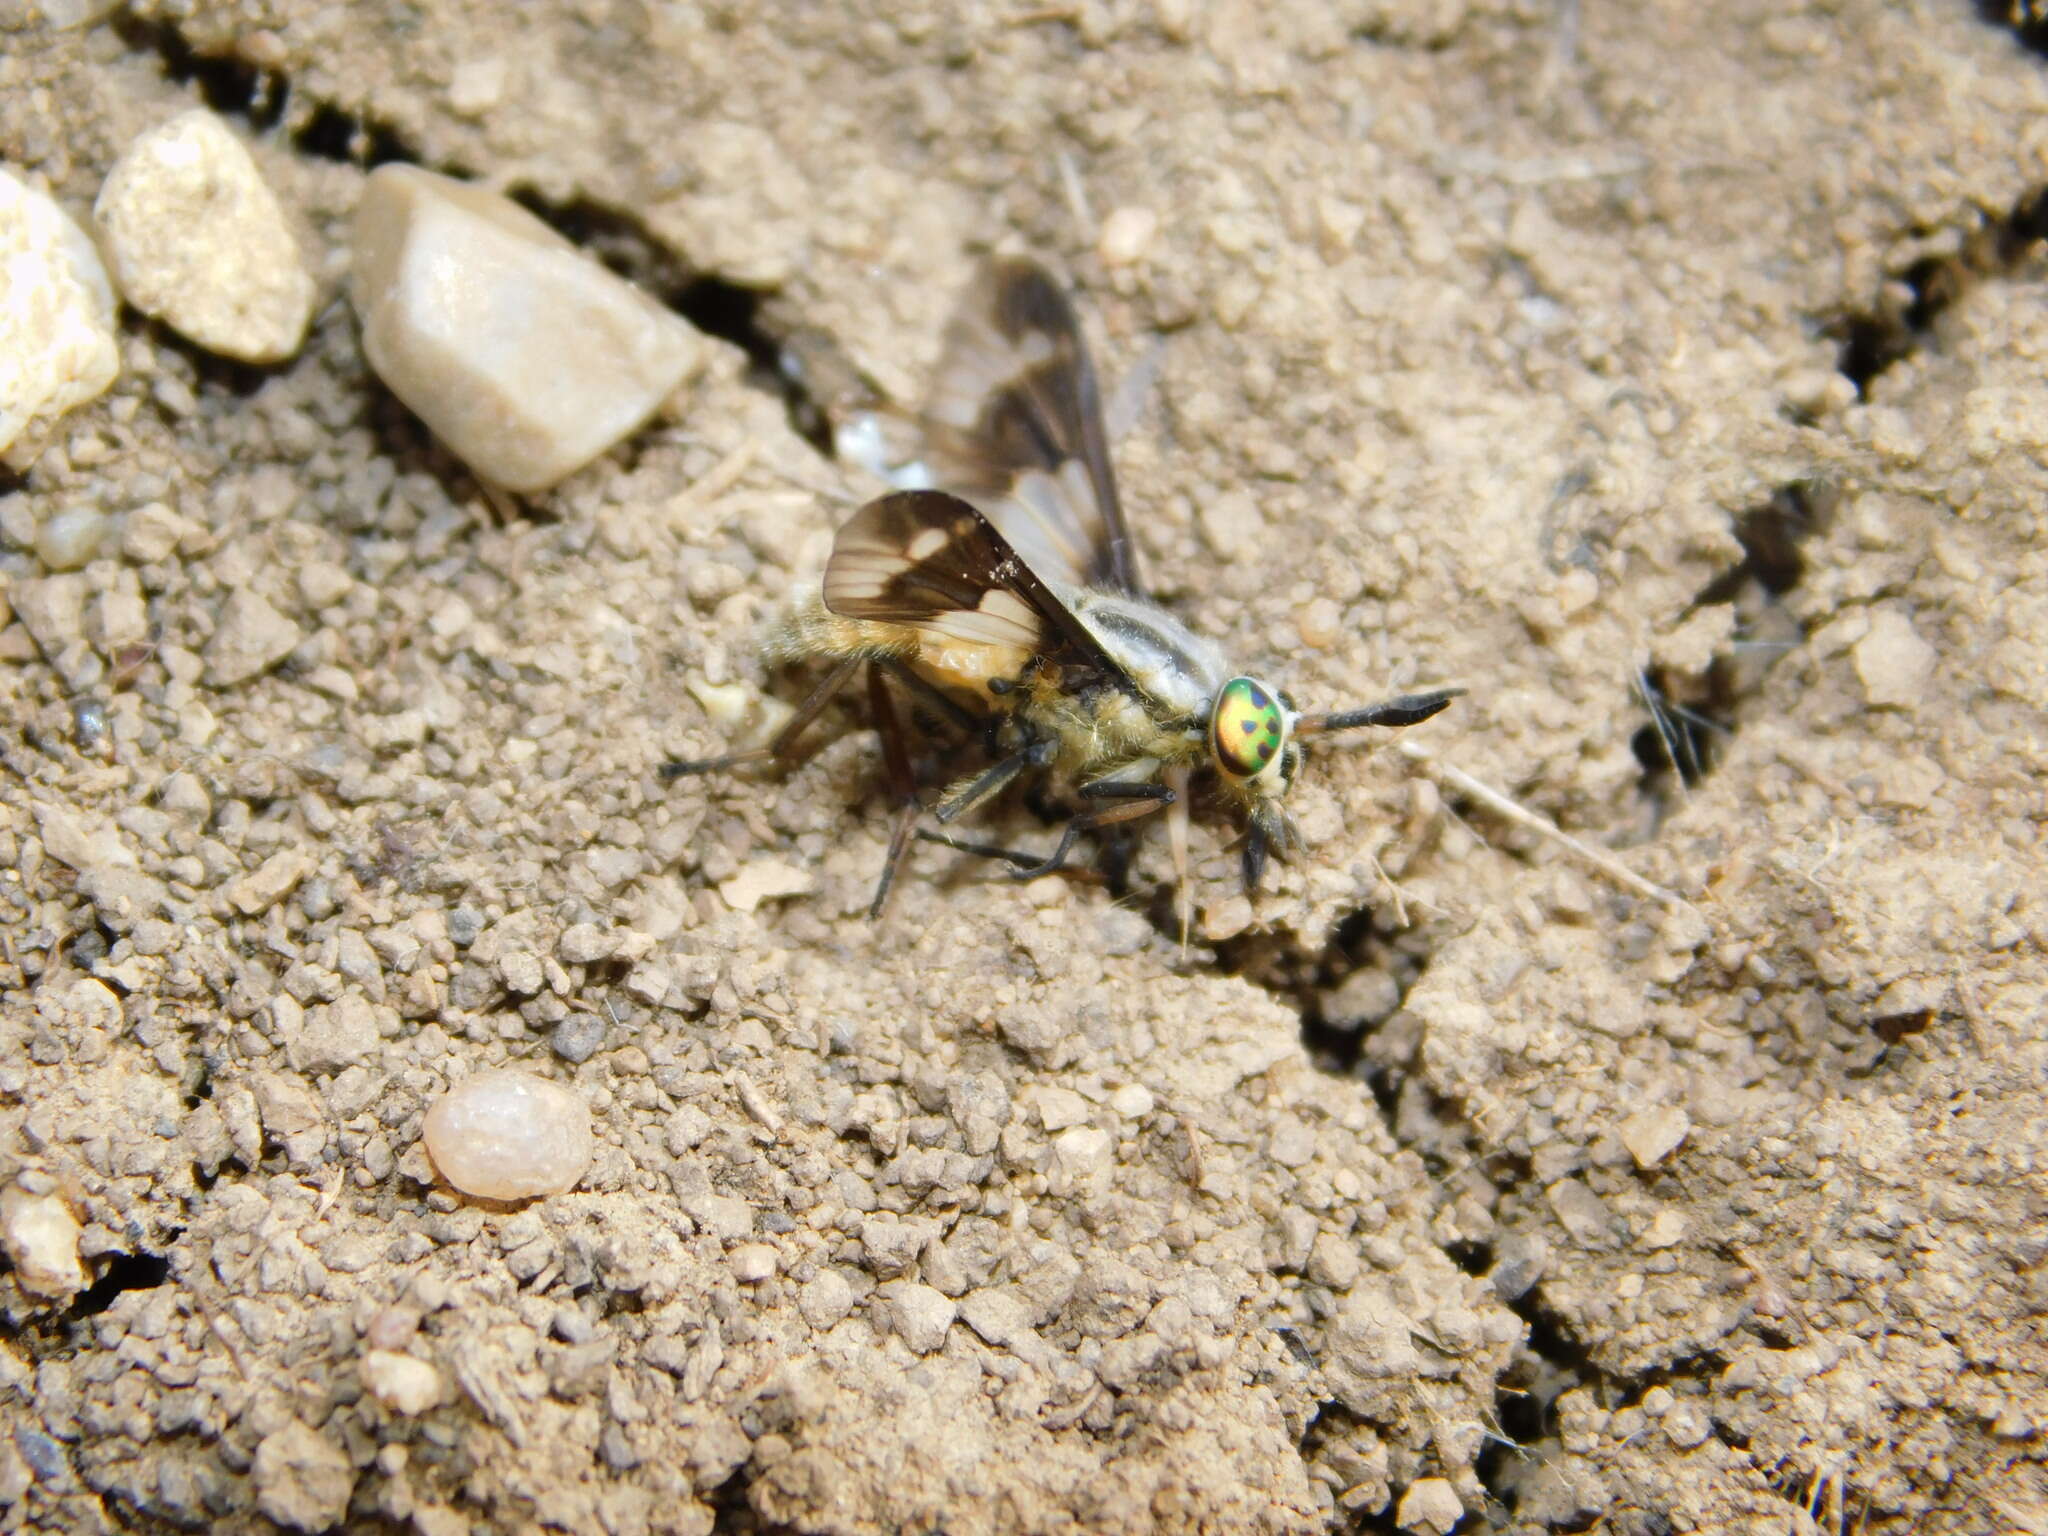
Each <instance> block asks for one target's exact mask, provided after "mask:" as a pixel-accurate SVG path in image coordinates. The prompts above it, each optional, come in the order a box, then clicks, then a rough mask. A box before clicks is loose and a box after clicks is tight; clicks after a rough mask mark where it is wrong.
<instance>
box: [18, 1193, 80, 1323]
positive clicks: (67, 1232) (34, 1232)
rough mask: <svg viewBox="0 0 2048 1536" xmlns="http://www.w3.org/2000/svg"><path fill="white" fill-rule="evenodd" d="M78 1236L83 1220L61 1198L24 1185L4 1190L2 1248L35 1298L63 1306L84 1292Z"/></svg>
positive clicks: (27, 1289) (21, 1281)
mask: <svg viewBox="0 0 2048 1536" xmlns="http://www.w3.org/2000/svg"><path fill="white" fill-rule="evenodd" d="M79 1236H80V1228H79V1225H78V1218H77V1217H76V1216H73V1215H72V1214H71V1207H70V1206H68V1205H66V1204H65V1203H64V1202H63V1201H62V1200H61V1199H59V1198H58V1197H57V1196H56V1195H53V1194H31V1193H30V1192H29V1191H28V1190H26V1189H23V1188H22V1187H21V1186H20V1185H19V1184H10V1185H9V1186H8V1187H7V1188H6V1189H4V1190H0V1247H4V1248H5V1249H6V1252H7V1259H8V1262H9V1263H11V1264H12V1265H13V1266H14V1278H15V1280H16V1281H17V1282H19V1283H20V1285H21V1288H22V1289H23V1290H24V1291H27V1292H28V1293H29V1294H30V1295H32V1296H46V1297H49V1298H51V1299H53V1300H57V1301H62V1300H65V1299H66V1298H68V1297H71V1296H75V1295H77V1294H78V1293H79V1292H80V1291H82V1290H84V1289H85V1266H84V1265H83V1264H81V1263H79V1261H78V1239H79Z"/></svg>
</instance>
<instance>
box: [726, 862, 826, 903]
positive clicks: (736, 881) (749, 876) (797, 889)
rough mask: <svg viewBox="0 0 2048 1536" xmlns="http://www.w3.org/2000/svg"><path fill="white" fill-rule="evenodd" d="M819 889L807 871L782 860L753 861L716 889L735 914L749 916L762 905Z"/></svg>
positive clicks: (812, 876) (816, 882) (815, 878)
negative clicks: (741, 913) (740, 913)
mask: <svg viewBox="0 0 2048 1536" xmlns="http://www.w3.org/2000/svg"><path fill="white" fill-rule="evenodd" d="M817 888H818V880H817V877H816V876H815V875H813V874H812V873H811V872H810V871H809V870H808V869H805V868H803V867H802V866H801V865H797V864H791V863H788V862H787V861H785V860H782V859H755V860H753V861H752V862H751V863H749V864H746V865H744V866H742V868H741V869H740V872H739V873H738V874H736V875H734V876H732V877H731V878H730V879H728V880H722V881H720V882H719V885H718V894H719V895H720V896H722V897H724V898H725V904H726V905H727V906H729V907H731V908H732V909H733V911H735V912H752V911H754V910H755V909H756V908H758V907H759V906H760V905H761V903H762V902H764V901H780V900H782V899H783V898H784V897H787V896H805V895H808V894H810V892H812V891H814V890H816V889H817Z"/></svg>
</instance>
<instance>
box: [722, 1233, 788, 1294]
mask: <svg viewBox="0 0 2048 1536" xmlns="http://www.w3.org/2000/svg"><path fill="white" fill-rule="evenodd" d="M728 1262H729V1263H730V1264H731V1265H732V1277H733V1278H734V1279H735V1280H738V1281H740V1282H741V1283H742V1284H744V1285H753V1284H755V1283H756V1282H757V1281H761V1280H766V1279H768V1278H769V1277H770V1276H771V1275H773V1274H774V1273H775V1269H776V1259H775V1250H774V1249H773V1248H771V1247H769V1246H768V1244H766V1243H741V1244H740V1245H739V1247H737V1248H735V1249H733V1251H732V1253H731V1255H730V1256H729V1258H728Z"/></svg>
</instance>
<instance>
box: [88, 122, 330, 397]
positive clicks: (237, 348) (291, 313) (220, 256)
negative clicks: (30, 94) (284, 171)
mask: <svg viewBox="0 0 2048 1536" xmlns="http://www.w3.org/2000/svg"><path fill="white" fill-rule="evenodd" d="M93 218H94V219H95V220H96V221H97V222H98V224H99V227H100V232H101V233H102V234H103V235H104V236H105V237H106V248H107V257H108V260H109V261H110V262H111V263H112V265H113V269H114V280H115V282H116V283H118V284H119V285H120V288H121V294H122V296H123V297H124V298H126V299H127V300H128V302H129V303H130V304H133V305H134V306H135V307H136V308H137V309H139V310H141V311H142V312H143V313H144V314H146V315H154V316H156V317H157V318H158V319H160V320H162V321H163V322H164V323H165V324H166V325H169V326H170V327H171V328H172V329H173V330H175V331H177V332H179V333H180V334H181V335H184V336H186V337H189V338H190V339H191V340H193V341H195V342H197V343H198V344H199V345H200V346H202V347H204V348H206V350H207V351H209V352H214V353H218V354H219V355H220V356H222V357H233V358H239V359H241V360H242V361H243V362H249V363H274V362H278V361H280V360H282V359H284V358H287V357H290V356H291V355H292V354H293V353H295V352H297V351H298V350H299V343H300V342H301V341H303V340H304V339H305V335H306V325H307V322H308V321H310V320H311V319H312V317H313V297H314V285H313V274H312V273H311V271H309V270H308V269H307V266H306V258H305V254H304V253H303V252H302V251H300V249H299V242H298V239H297V237H296V236H295V235H293V233H292V228H291V225H290V223H289V222H288V221H287V220H286V218H285V214H284V209H283V208H282V207H281V206H279V204H278V201H277V196H276V194H275V193H273V192H272V191H271V190H270V188H269V186H267V185H266V184H265V182H264V180H263V175H262V172H260V171H258V170H257V169H256V162H255V161H254V160H253V159H251V158H250V156H249V151H248V150H246V149H244V148H243V147H242V141H241V140H240V139H238V138H236V137H235V135H234V133H233V132H232V131H231V130H230V129H229V128H228V126H227V124H225V123H223V122H222V121H221V120H220V119H219V118H217V117H215V116H214V115H213V114H212V113H211V112H208V111H206V110H204V109H203V108H195V109H193V110H192V111H190V112H184V113H180V114H179V115H178V116H177V117H174V118H172V119H171V120H170V121H169V122H167V123H164V124H162V125H160V126H158V127H156V128H152V129H151V130H149V132H147V133H144V134H142V135H140V136H138V137H137V138H136V139H135V140H134V142H133V143H131V144H130V145H129V146H128V147H127V148H126V149H124V150H122V151H121V156H120V158H119V159H118V160H116V161H115V162H114V168H113V170H111V171H109V172H108V173H107V179H106V182H105V184H104V185H103V186H101V188H100V195H99V199H98V201H96V202H95V203H94V204H93Z"/></svg>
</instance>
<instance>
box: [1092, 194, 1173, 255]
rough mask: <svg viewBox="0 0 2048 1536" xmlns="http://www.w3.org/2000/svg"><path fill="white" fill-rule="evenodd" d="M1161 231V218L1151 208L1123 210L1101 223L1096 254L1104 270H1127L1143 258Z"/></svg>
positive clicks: (1114, 211)
mask: <svg viewBox="0 0 2048 1536" xmlns="http://www.w3.org/2000/svg"><path fill="white" fill-rule="evenodd" d="M1158 229H1159V215H1158V214H1156V213H1154V212H1153V211H1152V210H1151V209H1150V208H1138V207H1124V208H1118V209H1115V210H1113V211H1112V212H1111V213H1110V215H1109V217H1108V218H1106V219H1104V220H1103V221H1102V234H1101V236H1100V238H1099V239H1097V240H1096V242H1095V254H1096V255H1097V256H1098V257H1100V258H1101V261H1102V264H1103V265H1104V266H1105V267H1128V266H1130V265H1131V264H1132V263H1133V262H1135V261H1137V260H1139V259H1140V258H1142V257H1143V256H1144V254H1145V249H1146V247H1147V246H1149V245H1151V243H1152V236H1153V235H1154V234H1155V233H1156V232H1157V231H1158Z"/></svg>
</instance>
